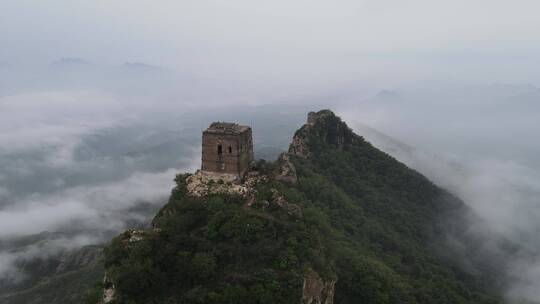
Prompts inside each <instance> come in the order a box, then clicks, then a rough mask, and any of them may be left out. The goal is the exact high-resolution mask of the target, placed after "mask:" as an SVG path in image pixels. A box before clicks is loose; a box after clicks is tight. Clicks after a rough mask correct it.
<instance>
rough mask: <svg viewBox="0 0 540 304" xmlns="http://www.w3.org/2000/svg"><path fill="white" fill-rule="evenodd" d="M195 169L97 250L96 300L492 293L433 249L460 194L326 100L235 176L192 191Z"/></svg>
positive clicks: (481, 296) (309, 299) (474, 296)
mask: <svg viewBox="0 0 540 304" xmlns="http://www.w3.org/2000/svg"><path fill="white" fill-rule="evenodd" d="M284 172H285V177H287V178H281V177H283V174H284ZM197 174H200V173H196V174H194V175H193V174H183V175H182V174H181V175H178V176H177V178H176V182H177V186H176V187H175V189H174V190H173V192H172V194H171V197H170V199H169V202H168V203H167V204H166V205H165V206H164V207H163V208H162V210H161V211H160V212H159V213H158V215H157V216H156V217H155V219H154V227H153V229H151V230H140V231H128V232H126V233H124V234H122V235H121V236H119V237H117V238H115V240H113V242H112V243H111V245H110V246H109V247H108V248H106V250H105V266H106V268H107V275H106V278H107V280H106V283H105V292H104V294H105V302H106V303H132V302H133V303H139V302H140V303H160V302H162V301H170V302H172V303H175V302H182V303H224V302H229V303H239V302H243V303H275V302H279V303H298V302H301V303H327V304H330V303H358V302H372V303H498V301H499V300H498V298H497V296H496V294H494V293H493V291H492V290H487V289H488V288H487V286H488V285H489V284H488V283H486V282H487V281H486V280H485V279H486V277H484V276H482V275H477V274H474V271H469V272H466V271H463V270H462V269H460V268H459V267H458V265H456V264H453V263H452V262H451V261H450V260H447V259H445V258H443V257H440V255H439V254H438V253H440V252H444V250H449V248H446V247H447V244H446V242H445V239H446V237H447V235H446V233H447V230H448V229H450V228H452V226H455V227H454V228H456V227H457V228H458V229H457V230H458V232H459V227H460V225H459V224H460V223H459V221H457V222H454V223H448V222H447V221H446V218H447V216H448V215H452V216H456V217H458V218H459V217H460V216H463V215H464V213H465V211H464V208H465V205H464V204H463V202H461V201H460V200H459V199H457V198H455V197H453V196H452V195H451V194H449V193H447V192H446V191H444V190H442V189H440V188H438V187H437V186H435V185H434V184H433V183H431V182H430V181H429V180H428V179H426V178H425V177H423V176H422V175H421V174H419V173H418V172H416V171H414V170H411V169H409V168H408V167H406V166H405V165H403V164H401V163H399V162H398V161H397V160H395V159H394V158H392V157H391V156H389V155H388V154H386V153H384V152H381V151H379V150H377V149H376V148H374V147H373V146H372V145H371V144H369V143H368V142H366V141H365V140H364V139H363V138H362V137H361V136H358V135H356V134H355V133H354V132H353V131H352V130H351V129H350V128H349V127H348V126H347V124H346V123H345V122H343V121H341V119H340V118H339V117H337V116H336V115H335V114H334V113H333V112H331V111H330V110H322V111H319V112H317V113H315V112H312V113H310V114H309V115H308V122H307V123H306V124H304V126H302V127H301V128H300V129H299V130H298V131H296V132H295V134H294V137H293V141H292V143H291V145H290V148H289V152H288V153H286V154H282V155H281V157H280V159H279V161H278V162H276V163H268V162H265V161H259V162H258V163H257V164H256V165H255V166H254V170H253V172H252V174H251V175H250V177H248V178H247V179H246V180H245V181H244V182H243V183H242V184H241V185H237V186H234V187H233V185H232V184H228V183H227V182H223V181H217V182H215V181H212V180H207V181H203V182H202V184H198V185H197V187H198V188H197V189H199V190H197V192H193V189H194V187H192V186H193V185H192V184H191V183H192V182H193V180H198V181H199V183H201V182H200V181H202V180H203V179H202V178H200V177H198V175H197ZM201 185H202V189H203V191H201V190H200V189H201ZM190 186H191V187H190ZM195 194H197V195H195ZM454 220H455V219H454Z"/></svg>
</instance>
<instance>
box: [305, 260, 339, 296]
mask: <svg viewBox="0 0 540 304" xmlns="http://www.w3.org/2000/svg"><path fill="white" fill-rule="evenodd" d="M335 285H336V280H329V281H326V282H325V281H324V280H323V279H322V278H321V277H320V276H319V274H318V273H316V272H315V271H314V270H313V269H311V268H309V269H308V271H307V272H306V274H305V276H304V286H303V288H302V304H333V303H334V286H335Z"/></svg>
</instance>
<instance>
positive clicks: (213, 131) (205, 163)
mask: <svg viewBox="0 0 540 304" xmlns="http://www.w3.org/2000/svg"><path fill="white" fill-rule="evenodd" d="M252 161H253V140H252V134H251V128H250V127H248V126H240V125H238V124H236V123H228V122H214V123H212V124H211V125H210V126H209V127H208V128H207V129H206V130H205V131H204V132H203V136H202V168H201V169H202V171H205V172H215V173H226V174H233V175H237V176H238V177H240V178H242V177H243V176H244V175H245V174H246V172H247V171H248V170H249V166H250V164H251V162H252Z"/></svg>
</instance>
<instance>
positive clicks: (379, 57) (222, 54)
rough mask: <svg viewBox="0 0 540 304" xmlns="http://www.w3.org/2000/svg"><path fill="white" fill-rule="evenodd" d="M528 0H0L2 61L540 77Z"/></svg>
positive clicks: (346, 78) (324, 74)
mask: <svg viewBox="0 0 540 304" xmlns="http://www.w3.org/2000/svg"><path fill="white" fill-rule="evenodd" d="M538 11H540V3H539V2H538V1H534V0H515V1H501V0H498V1H494V0H491V1H488V0H476V1H470V0H453V1H433V0H431V1H430V0H411V1H392V0H364V1H362V0H355V1H352V0H336V1H320V0H310V1H308V0H296V1H290V0H287V1H285V0H274V1H264V2H263V1H253V0H231V1H219V0H197V1H172V0H170V1H169V0H162V1H150V0H148V1H143V0H129V1H128V0H116V1H110V0H95V1H83V0H48V1H38V0H33V1H32V0H4V1H2V4H0V41H1V44H2V47H1V48H0V62H7V63H10V64H46V63H48V62H50V61H53V60H56V59H58V58H61V57H82V58H85V59H87V60H90V61H92V62H96V63H102V64H117V63H123V62H126V61H130V62H146V63H150V64H156V65H162V66H169V67H172V68H175V69H177V70H181V71H189V72H193V73H195V74H199V75H205V76H212V77H223V78H231V77H237V78H238V79H243V80H244V79H245V80H251V81H255V80H256V79H258V80H259V81H260V80H261V79H262V80H265V79H268V80H275V79H285V80H286V81H297V82H302V83H305V82H307V83H308V84H310V83H328V82H331V83H332V84H339V85H352V84H353V83H358V82H363V83H365V82H369V83H370V85H377V86H386V87H392V86H418V85H420V84H424V83H425V82H440V83H445V84H446V83H450V84H453V83H470V82H476V83H490V82H503V83H532V84H535V85H538V84H539V83H540V82H539V79H540V77H539V76H540V52H539V51H540V39H537V37H538V29H539V28H540V18H538Z"/></svg>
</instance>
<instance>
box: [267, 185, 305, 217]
mask: <svg viewBox="0 0 540 304" xmlns="http://www.w3.org/2000/svg"><path fill="white" fill-rule="evenodd" d="M270 191H271V192H272V203H274V204H276V205H277V206H279V207H280V208H283V209H285V210H286V211H287V213H288V214H289V215H296V216H298V217H302V208H301V207H300V206H298V205H297V204H292V203H289V202H288V201H287V200H286V199H285V197H284V196H283V195H281V193H279V191H278V190H277V189H271V190H270Z"/></svg>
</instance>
